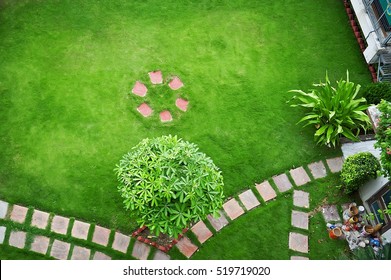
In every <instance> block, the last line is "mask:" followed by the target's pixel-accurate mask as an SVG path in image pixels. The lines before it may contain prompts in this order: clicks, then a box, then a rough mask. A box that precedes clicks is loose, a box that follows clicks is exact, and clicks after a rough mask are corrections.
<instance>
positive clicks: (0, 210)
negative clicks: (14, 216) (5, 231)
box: [0, 200, 9, 219]
mask: <svg viewBox="0 0 391 280" xmlns="http://www.w3.org/2000/svg"><path fill="white" fill-rule="evenodd" d="M8 206H9V204H8V202H5V201H2V200H0V219H5V216H7V212H8Z"/></svg>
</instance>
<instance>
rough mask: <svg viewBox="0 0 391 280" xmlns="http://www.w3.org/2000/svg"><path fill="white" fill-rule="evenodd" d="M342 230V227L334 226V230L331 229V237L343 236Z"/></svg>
mask: <svg viewBox="0 0 391 280" xmlns="http://www.w3.org/2000/svg"><path fill="white" fill-rule="evenodd" d="M341 235H342V231H341V229H340V228H333V229H332V230H330V231H329V236H330V238H331V239H338V238H339V237H341Z"/></svg>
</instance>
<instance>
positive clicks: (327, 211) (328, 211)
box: [322, 205, 341, 223]
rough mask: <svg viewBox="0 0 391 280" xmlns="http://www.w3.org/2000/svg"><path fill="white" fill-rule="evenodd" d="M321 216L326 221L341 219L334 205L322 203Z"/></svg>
mask: <svg viewBox="0 0 391 280" xmlns="http://www.w3.org/2000/svg"><path fill="white" fill-rule="evenodd" d="M322 214H323V218H324V220H325V221H326V223H328V222H338V221H341V218H340V217H339V214H338V209H337V206H336V205H324V206H322Z"/></svg>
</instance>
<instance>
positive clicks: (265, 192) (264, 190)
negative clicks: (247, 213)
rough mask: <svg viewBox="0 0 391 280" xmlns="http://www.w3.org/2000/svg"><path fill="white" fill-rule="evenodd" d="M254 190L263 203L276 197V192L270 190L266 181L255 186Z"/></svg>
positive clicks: (270, 187)
mask: <svg viewBox="0 0 391 280" xmlns="http://www.w3.org/2000/svg"><path fill="white" fill-rule="evenodd" d="M255 188H256V189H257V191H258V192H259V194H260V195H261V196H262V198H263V200H264V201H265V202H267V201H269V200H272V199H274V198H276V197H277V194H276V192H275V191H274V189H273V188H272V186H271V185H270V183H269V182H268V181H265V182H263V183H261V184H255Z"/></svg>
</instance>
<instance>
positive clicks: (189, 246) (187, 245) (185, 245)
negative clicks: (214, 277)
mask: <svg viewBox="0 0 391 280" xmlns="http://www.w3.org/2000/svg"><path fill="white" fill-rule="evenodd" d="M176 246H177V248H178V250H179V251H180V252H181V253H182V254H183V255H185V256H186V257H187V258H190V257H191V256H192V255H193V254H194V253H195V252H196V251H197V250H198V247H197V246H196V245H194V244H193V243H191V241H190V239H189V238H188V237H186V236H183V237H182V238H181V240H179V242H178V243H177V244H176Z"/></svg>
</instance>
